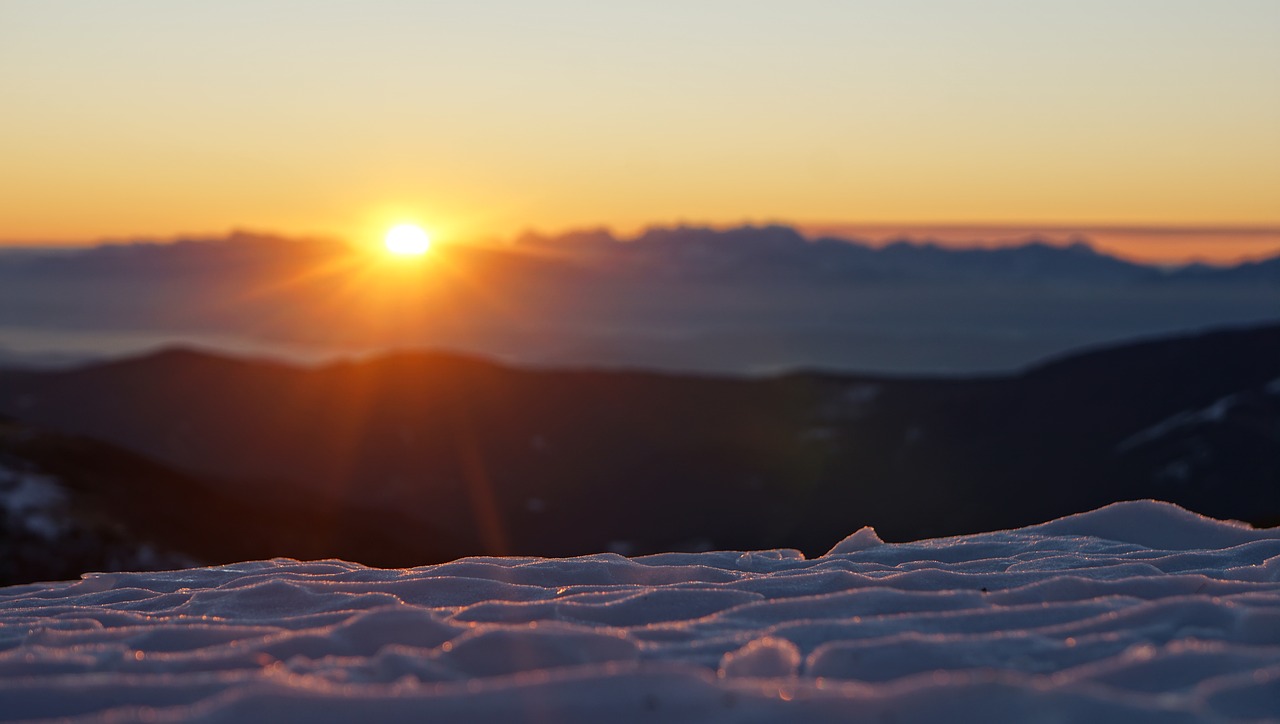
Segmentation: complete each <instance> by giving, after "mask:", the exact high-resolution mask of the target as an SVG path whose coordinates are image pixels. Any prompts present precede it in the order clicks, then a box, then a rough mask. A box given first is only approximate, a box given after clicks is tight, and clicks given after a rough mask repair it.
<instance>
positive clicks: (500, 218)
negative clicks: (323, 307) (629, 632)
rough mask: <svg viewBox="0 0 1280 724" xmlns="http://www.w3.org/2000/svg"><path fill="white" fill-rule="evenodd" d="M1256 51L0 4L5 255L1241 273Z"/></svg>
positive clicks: (1147, 27) (912, 14) (1095, 21)
mask: <svg viewBox="0 0 1280 724" xmlns="http://www.w3.org/2000/svg"><path fill="white" fill-rule="evenodd" d="M1277 28H1280V3H1275V2H1274V1H1273V0H1257V1H1255V0H1222V1H1221V2H1216V3H1193V2H1179V1H1166V0H1162V1H1161V2H1156V1H1155V0H1109V1H1107V2H1103V1H1102V0H1078V1H1077V2H1072V3H1026V2H1014V1H1013V0H970V1H967V2H963V3H956V2H951V1H949V0H948V1H944V0H902V1H901V2H893V3H889V2H876V1H875V0H867V1H866V2H858V3H821V4H813V5H806V6H804V8H803V12H801V11H800V10H799V8H798V7H797V6H788V5H786V4H782V3H750V2H745V3H744V2H729V1H728V0H707V1H706V2H700V3H687V2H674V0H654V2H651V3H636V4H628V5H627V6H619V5H618V4H613V3H582V2H572V1H570V0H553V1H550V2H546V3H538V4H536V7H534V6H533V4H527V3H518V2H515V0H477V2H473V3H466V4H461V3H458V4H447V5H446V4H427V3H404V2H395V1H393V0H375V1H370V2H362V3H354V2H352V3H342V2H335V3H323V4H318V3H314V2H303V1H302V0H271V1H263V2H259V1H256V0H253V1H251V0H224V1H223V2H219V3H202V4H195V3H172V2H163V1H161V0H120V2H113V3H111V4H106V3H98V2H91V1H90V0H42V1H41V2H35V1H31V2H12V3H4V4H3V5H0V97H3V98H4V131H3V133H0V159H3V169H2V171H0V243H50V242H80V243H83V242H86V241H90V240H94V239H100V238H107V237H111V238H130V237H138V236H144V237H173V236H177V235H181V234H184V233H194V234H201V235H209V234H221V233H225V232H226V231H227V230H228V229H231V228H235V227H240V228H250V229H259V230H264V231H271V232H277V233H283V234H293V235H304V234H320V235H330V236H341V237H345V238H348V239H352V240H356V241H364V240H368V239H371V238H375V237H377V236H378V235H380V233H381V231H382V229H384V228H386V227H387V226H389V225H391V224H393V223H395V222H398V221H404V220H416V221H418V222H420V223H422V224H423V225H425V226H427V227H428V228H430V229H432V230H433V231H434V232H435V233H436V235H437V236H438V237H440V238H443V239H449V238H452V239H455V240H461V239H468V238H478V237H502V238H506V237H510V236H513V235H514V234H516V233H517V232H519V231H520V230H521V229H524V228H528V227H534V228H538V229H542V230H545V231H552V232H554V231H557V230H563V229H567V228H573V227H582V226H598V225H606V226H611V227H613V228H615V229H618V230H619V231H620V232H622V233H628V232H631V231H634V230H636V229H638V228H640V227H643V226H645V225H648V224H667V223H675V222H680V221H685V222H694V223H711V224H716V225H724V224H732V223H738V222H741V221H748V220H781V221H789V222H792V223H797V224H800V225H802V226H814V225H818V222H820V221H821V222H823V223H824V224H827V225H841V226H854V227H877V226H883V225H885V224H889V225H891V226H896V225H900V224H901V223H902V222H903V220H906V222H908V223H909V224H910V225H912V226H913V228H918V227H920V226H937V225H948V226H955V225H963V226H967V227H974V226H987V227H990V226H1001V227H1008V226H1013V227H1017V228H1020V229H1027V228H1042V227H1053V228H1058V227H1066V228H1070V229H1077V228H1078V229H1094V230H1096V229H1098V228H1099V227H1140V228H1142V229H1147V228H1150V227H1161V228H1165V227H1198V228H1199V229H1200V230H1203V229H1205V228H1216V229H1221V228H1228V229H1230V230H1231V232H1230V233H1225V234H1224V233H1216V232H1215V233H1200V234H1199V235H1196V234H1192V235H1188V234H1186V233H1184V232H1168V233H1164V235H1163V237H1161V238H1160V239H1156V238H1155V237H1154V236H1152V234H1150V233H1148V232H1144V231H1133V230H1132V229H1131V230H1129V231H1125V232H1124V233H1119V232H1116V230H1115V229H1112V231H1111V232H1109V236H1108V237H1107V238H1108V241H1106V242H1105V243H1102V246H1103V247H1104V248H1113V249H1115V250H1118V251H1121V252H1123V253H1127V254H1129V255H1131V256H1137V257H1145V258H1156V257H1161V258H1163V257H1166V256H1169V255H1175V256H1177V257H1178V258H1190V257H1203V258H1211V259H1224V258H1234V257H1237V256H1240V255H1241V254H1244V255H1257V254H1261V253H1265V252H1267V251H1273V250H1277V249H1280V241H1277V234H1276V231H1275V230H1276V229H1280V131H1277V129H1280V90H1278V89H1280V37H1277V30H1276V29H1277ZM1240 227H1245V228H1248V229H1254V230H1255V231H1252V232H1247V233H1242V232H1240V231H1239V228H1240ZM1259 229H1260V230H1261V231H1258V230H1259ZM995 231H1000V229H997V230H995ZM965 233H968V232H967V231H966V232H965ZM961 236H964V234H962V235H961ZM962 240H963V239H962ZM1156 249H1159V251H1154V250H1156Z"/></svg>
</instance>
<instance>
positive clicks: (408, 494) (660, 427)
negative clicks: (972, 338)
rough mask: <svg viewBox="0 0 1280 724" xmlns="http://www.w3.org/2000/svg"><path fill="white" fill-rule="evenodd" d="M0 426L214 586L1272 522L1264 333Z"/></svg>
mask: <svg viewBox="0 0 1280 724" xmlns="http://www.w3.org/2000/svg"><path fill="white" fill-rule="evenodd" d="M0 415H5V416H8V417H9V418H10V419H11V422H10V423H8V425H7V426H6V427H5V430H6V433H5V434H4V435H3V436H0V454H2V455H3V456H4V457H3V458H0V467H4V468H5V469H8V470H21V471H25V474H28V475H42V476H50V477H51V478H53V479H55V480H57V481H60V482H58V483H57V484H58V485H60V486H62V488H64V489H66V490H70V491H75V492H74V499H75V500H76V501H80V502H77V503H76V505H77V506H79V507H81V508H83V509H84V510H88V511H91V514H92V516H95V518H94V519H96V520H108V521H115V523H112V525H116V526H117V528H118V529H121V530H128V531H130V533H129V535H128V536H127V538H128V540H131V541H151V542H152V546H153V548H155V549H156V550H163V551H169V552H171V553H172V554H173V555H181V556H186V557H189V558H194V559H198V560H201V561H206V562H214V561H222V560H231V559H234V558H243V557H260V556H266V555H298V556H308V557H310V556H316V555H336V556H342V557H345V558H351V559H357V560H364V561H367V562H371V563H372V562H378V563H394V564H397V565H404V564H406V563H408V562H420V563H427V562H432V561H437V560H442V559H443V558H447V557H453V556H456V555H461V554H470V553H484V552H489V553H508V554H510V553H515V554H539V555H568V554H578V553H588V552H594V551H599V550H607V549H612V550H617V551H620V552H627V553H644V552H652V551H658V550H668V549H700V548H717V549H726V548H728V549H733V548H739V549H757V548H768V547H780V546H787V547H798V548H801V549H803V550H805V551H807V552H810V553H816V552H821V551H823V550H826V549H827V548H828V547H830V546H831V545H832V543H833V542H834V541H836V540H838V539H839V538H840V537H841V536H843V535H845V534H847V533H848V531H850V530H853V529H856V528H857V527H859V526H861V525H873V526H875V528H876V529H877V531H878V532H879V533H880V534H881V536H882V537H884V538H885V539H887V540H904V539H913V538H919V537H926V536H938V535H947V534H957V533H966V532H974V531H981V530H990V529H995V528H1002V527H1012V526H1019V525H1024V524H1028V523H1033V522H1036V521H1040V520H1047V519H1050V518H1055V517H1060V516H1062V515H1065V514H1069V513H1073V512H1077V511H1082V510H1087V509H1091V508H1095V507H1098V506H1100V505H1102V504H1105V503H1108V502H1112V501H1116V500H1122V499H1132V498H1145V497H1158V498H1161V499H1164V500H1169V501H1172V502H1175V503H1178V504H1180V505H1184V506H1186V507H1189V508H1191V509H1193V510H1197V511H1200V512H1203V513H1206V514H1209V515H1212V516H1215V517H1221V518H1236V519H1242V520H1247V521H1250V522H1254V523H1259V524H1275V523H1277V522H1280V325H1270V326H1263V327H1256V328H1247V329H1234V330H1224V331H1218V332H1213V333H1207V334H1201V335H1196V336H1186V337H1176V338H1168V339H1158V340H1154V341H1147V342H1141V343H1137V344H1130V345H1125V346H1120V347H1114V348H1107V349H1100V350H1095V351H1088V352H1084V353H1081V354H1076V355H1072V356H1068V357H1063V358H1060V359H1057V360H1055V361H1052V362H1049V363H1046V364H1042V365H1039V366H1036V367H1033V368H1031V369H1029V370H1027V371H1026V372H1023V373H1018V374H1013V375H1006V376H983V377H970V378H911V377H885V376H867V375H846V374H831V373H795V374H788V375H784V376H777V377H767V378H742V377H719V376H687V375H685V376H677V375H668V374H657V373H640V372H608V371H586V370H582V371H547V370H531V369H517V368H511V367H507V366H503V365H498V364H494V363H492V362H488V361H485V360H481V359H476V358H468V357H461V356H451V355H440V354H409V353H405V354H395V355H388V356H383V357H379V358H376V359H370V360H368V361H362V362H348V363H341V364H332V365H326V366H322V367H318V368H301V367H294V366H289V365H284V364H278V363H270V362H263V361H251V360H244V359H234V358H227V357H222V356H215V355H210V354H206V353H202V352H196V351H190V350H169V351H165V352H162V353H158V354H153V355H149V356H146V357H141V358H134V359H127V360H123V361H118V362H112V363H107V364H97V365H91V366H86V367H83V368H78V369H73V370H66V371H31V370H25V371H24V370H10V371H5V372H0ZM122 450H127V451H129V452H127V453H126V452H122ZM152 460H154V461H156V462H150V461H152ZM175 471H181V472H175ZM0 487H3V486H0ZM11 487H12V486H11ZM0 492H2V491H0ZM12 525H17V524H16V523H12V522H11V526H12ZM10 530H11V531H12V530H13V528H12V527H11V528H10ZM29 533H30V534H31V535H37V536H38V535H39V531H36V532H30V531H29ZM23 535H27V534H26V533H24V534H23ZM326 536H327V537H326ZM12 575H16V574H12ZM59 575H61V574H59Z"/></svg>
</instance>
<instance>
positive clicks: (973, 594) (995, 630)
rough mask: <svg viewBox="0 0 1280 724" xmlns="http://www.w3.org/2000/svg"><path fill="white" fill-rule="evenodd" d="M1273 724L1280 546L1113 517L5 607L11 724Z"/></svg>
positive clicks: (1109, 510)
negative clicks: (31, 723)
mask: <svg viewBox="0 0 1280 724" xmlns="http://www.w3.org/2000/svg"><path fill="white" fill-rule="evenodd" d="M59 717H69V718H72V719H73V720H78V719H79V718H83V719H85V720H90V721H133V720H143V721H168V720H171V719H178V720H193V721H202V722H240V721H252V720H272V721H305V722H328V721H333V722H338V721H353V720H364V721H376V722H387V721H391V722H394V721H444V722H453V721H503V722H507V721H511V722H514V721H538V722H562V721H581V722H793V721H806V722H824V721H841V722H846V721H853V722H862V721H865V722H899V723H904V722H1066V721H1089V722H1091V723H1094V724H1101V723H1104V722H1123V723H1124V724H1139V723H1142V722H1189V721H1214V722H1234V721H1259V720H1263V721H1266V720H1270V721H1280V530H1272V531H1265V530H1253V529H1251V528H1248V527H1245V526H1242V525H1240V524H1235V523H1228V522H1221V521H1215V520H1211V519H1207V518H1203V517H1201V516H1198V515H1195V514H1194V513H1190V512H1187V511H1185V510H1182V509H1181V508H1178V507H1175V506H1172V505H1169V504H1167V503H1158V502H1153V501H1144V502H1130V503H1119V504H1116V505H1112V506H1108V507H1106V508H1103V509H1100V510H1097V511H1093V512H1091V513H1085V514H1081V515H1076V516H1070V517H1067V518H1062V519H1059V520H1056V521H1053V522H1050V523H1046V524H1043V525H1039V526H1032V527H1029V528H1023V529H1020V530H1014V531H1002V532H996V533H986V534H981V535H972V536H963V537H956V538H944V539H936V540H926V541H919V542H916V543H905V544H886V543H883V542H882V541H881V540H880V539H879V537H878V536H876V534H875V531H873V530H871V529H870V528H863V529H861V530H859V531H858V532H857V533H854V534H853V535H851V536H850V537H849V538H847V539H845V540H844V541H842V542H841V543H839V544H838V545H837V546H835V548H834V549H833V550H832V552H830V553H828V554H827V555H825V556H822V557H820V558H817V559H815V560H806V559H805V558H804V557H803V556H801V555H800V554H799V553H798V552H796V551H791V550H773V551H754V552H747V553H738V552H712V553H696V554H695V553H670V554H663V555H656V556H645V557H640V558H634V559H627V558H623V557H621V556H618V555H615V554H600V555H593V556H585V557H580V558H571V559H542V558H470V559H464V560H459V561H455V562H453V563H447V564H443V565H436V566H424V567H421V568H413V569H405V570H382V569H375V568H366V567H364V566H360V565H357V564H354V563H346V562H343V561H336V560H329V561H317V562H310V563H304V562H299V561H294V560H288V559H276V560H272V561H260V562H252V563H240V564H235V565H228V566H218V567H212V568H194V569H189V570H180V571H172V572H163V573H105V574H90V575H87V576H85V577H84V578H83V579H82V580H80V581H75V582H63V583H46V584H34V585H25V586H14V587H10V588H7V589H0V719H7V720H14V719H40V718H59Z"/></svg>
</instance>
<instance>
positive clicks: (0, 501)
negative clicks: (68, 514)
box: [0, 466, 67, 540]
mask: <svg viewBox="0 0 1280 724" xmlns="http://www.w3.org/2000/svg"><path fill="white" fill-rule="evenodd" d="M66 504H67V494H66V492H65V491H64V490H63V489H62V486H61V485H59V483H58V481H57V480H55V479H54V478H52V477H49V476H47V475H40V474H37V473H33V472H27V471H21V470H13V469H10V468H6V467H4V466H0V517H2V518H3V519H4V522H5V524H6V525H7V526H8V527H9V528H10V529H11V530H24V531H26V532H27V533H30V534H32V535H36V536H39V537H40V538H43V539H45V540H54V539H56V538H58V537H59V536H60V535H62V534H63V533H64V532H65V528H66V526H64V525H63V523H62V522H61V519H63V518H65V514H64V513H63V512H62V511H63V509H64V507H65V506H66Z"/></svg>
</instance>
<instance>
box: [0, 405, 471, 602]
mask: <svg viewBox="0 0 1280 724" xmlns="http://www.w3.org/2000/svg"><path fill="white" fill-rule="evenodd" d="M224 487H225V486H223V485H221V484H219V483H217V482H215V481H212V480H210V479H208V478H203V477H201V476H198V475H192V474H189V473H180V472H177V471H175V470H173V469H172V468H169V467H167V466H165V465H161V464H158V463H155V462H153V461H151V460H149V459H148V458H146V457H143V456H140V455H137V454H135V453H130V452H126V451H124V450H122V449H119V448H117V447H114V446H112V445H108V444H105V443H101V442H98V441H95V440H91V439H88V438H85V437H82V436H78V435H65V434H59V433H53V432H49V431H45V430H41V429H38V428H34V427H31V426H29V425H25V424H23V423H19V422H17V421H15V420H12V419H3V418H0V586H5V585H11V584H14V583H22V582H29V581H35V580H62V579H68V578H75V577H77V576H79V574H81V573H83V572H86V571H108V570H143V569H164V568H178V567H187V566H192V565H209V564H220V563H232V562H237V561H243V560H259V559H264V558H272V557H276V556H287V557H295V558H302V559H315V558H328V557H333V556H339V555H342V556H348V557H357V558H359V559H361V560H364V559H366V558H367V559H368V560H370V561H379V562H380V563H378V564H375V565H386V566H410V565H415V564H417V563H418V562H420V561H423V560H445V559H449V558H454V557H458V556H460V555H463V554H465V553H466V552H467V550H466V549H464V548H462V547H460V546H459V545H458V544H457V542H455V541H449V540H447V539H445V538H444V537H443V536H440V535H439V534H437V533H434V532H433V531H431V530H430V529H429V528H427V527H426V526H423V525H422V524H421V523H416V522H415V523H413V524H410V523H409V521H406V520H404V519H402V518H401V517H400V516H399V515H398V514H397V513H395V512H394V511H381V512H379V513H378V514H376V515H375V514H373V513H370V512H367V511H360V510H347V509H344V508H338V507H337V506H334V505H332V504H329V503H326V502H325V501H318V500H315V499H310V498H306V497H303V498H294V499H290V500H288V501H286V502H272V501H270V500H267V499H265V498H250V497H245V496H240V495H234V494H229V493H228V491H226V490H225V489H223V488H224Z"/></svg>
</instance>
